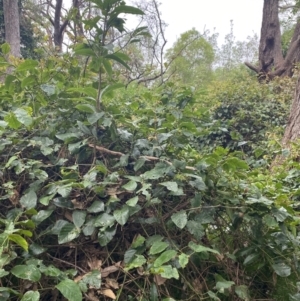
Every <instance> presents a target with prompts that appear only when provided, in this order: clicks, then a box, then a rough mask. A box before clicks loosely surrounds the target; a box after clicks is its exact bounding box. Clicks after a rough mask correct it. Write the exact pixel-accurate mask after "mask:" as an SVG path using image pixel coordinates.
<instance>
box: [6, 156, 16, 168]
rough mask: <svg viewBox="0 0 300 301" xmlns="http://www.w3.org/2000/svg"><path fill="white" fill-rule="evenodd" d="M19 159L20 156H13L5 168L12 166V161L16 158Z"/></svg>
mask: <svg viewBox="0 0 300 301" xmlns="http://www.w3.org/2000/svg"><path fill="white" fill-rule="evenodd" d="M17 159H19V157H18V156H11V157H10V158H9V160H8V161H7V163H6V164H5V168H8V167H10V166H11V163H13V162H14V161H15V160H17Z"/></svg>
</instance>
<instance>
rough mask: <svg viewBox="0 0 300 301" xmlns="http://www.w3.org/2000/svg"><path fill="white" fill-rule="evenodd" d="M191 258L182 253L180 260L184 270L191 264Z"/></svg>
mask: <svg viewBox="0 0 300 301" xmlns="http://www.w3.org/2000/svg"><path fill="white" fill-rule="evenodd" d="M189 258H190V257H189V256H188V255H186V254H184V253H181V254H180V255H179V256H178V259H179V264H180V266H181V267H182V268H185V267H186V265H187V264H188V263H189Z"/></svg>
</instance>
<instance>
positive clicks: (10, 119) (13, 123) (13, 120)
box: [4, 112, 22, 130]
mask: <svg viewBox="0 0 300 301" xmlns="http://www.w3.org/2000/svg"><path fill="white" fill-rule="evenodd" d="M4 120H5V121H6V122H7V123H8V126H9V127H11V128H12V129H15V130H16V129H18V128H19V127H20V126H21V125H22V124H21V122H19V121H18V119H17V117H16V115H15V114H14V113H13V112H9V113H8V114H6V115H5V117H4Z"/></svg>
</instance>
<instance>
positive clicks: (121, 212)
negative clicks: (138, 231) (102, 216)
mask: <svg viewBox="0 0 300 301" xmlns="http://www.w3.org/2000/svg"><path fill="white" fill-rule="evenodd" d="M114 218H115V219H116V221H117V222H118V223H119V224H120V225H121V226H124V225H125V224H126V222H127V221H128V218H129V208H128V206H126V205H125V206H123V207H122V208H121V209H118V210H115V211H114Z"/></svg>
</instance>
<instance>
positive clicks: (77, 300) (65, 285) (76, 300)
mask: <svg viewBox="0 0 300 301" xmlns="http://www.w3.org/2000/svg"><path fill="white" fill-rule="evenodd" d="M56 288H57V289H58V290H59V291H60V292H61V294H62V295H63V296H64V297H65V298H66V299H67V300H68V301H81V300H82V294H81V291H80V288H79V286H78V284H77V283H75V282H74V281H73V280H71V279H64V280H62V281H61V282H60V283H59V284H58V285H56Z"/></svg>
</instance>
